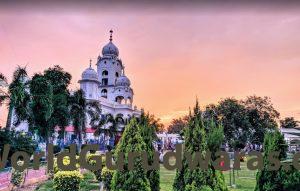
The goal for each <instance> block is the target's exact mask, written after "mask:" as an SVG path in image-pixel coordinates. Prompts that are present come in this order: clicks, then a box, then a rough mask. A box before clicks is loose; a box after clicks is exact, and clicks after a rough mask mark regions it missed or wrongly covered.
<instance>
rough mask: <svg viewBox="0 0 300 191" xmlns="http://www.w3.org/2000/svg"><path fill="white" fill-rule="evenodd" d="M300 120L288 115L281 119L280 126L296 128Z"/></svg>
mask: <svg viewBox="0 0 300 191" xmlns="http://www.w3.org/2000/svg"><path fill="white" fill-rule="evenodd" d="M299 123H300V122H299V121H297V120H295V118H294V117H286V118H284V119H282V120H280V127H281V128H296V127H298V124H299Z"/></svg>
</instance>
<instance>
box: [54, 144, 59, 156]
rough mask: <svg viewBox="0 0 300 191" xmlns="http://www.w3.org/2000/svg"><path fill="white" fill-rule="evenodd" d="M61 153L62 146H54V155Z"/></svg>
mask: <svg viewBox="0 0 300 191" xmlns="http://www.w3.org/2000/svg"><path fill="white" fill-rule="evenodd" d="M60 151H61V148H60V146H58V145H53V153H54V154H57V153H59V152H60Z"/></svg>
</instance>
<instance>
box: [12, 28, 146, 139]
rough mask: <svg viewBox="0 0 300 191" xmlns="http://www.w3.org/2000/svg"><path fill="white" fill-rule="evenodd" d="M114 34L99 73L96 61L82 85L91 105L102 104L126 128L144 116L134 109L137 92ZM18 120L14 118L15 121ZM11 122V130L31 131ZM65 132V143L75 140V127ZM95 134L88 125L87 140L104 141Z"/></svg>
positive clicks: (99, 60) (99, 62) (100, 58)
mask: <svg viewBox="0 0 300 191" xmlns="http://www.w3.org/2000/svg"><path fill="white" fill-rule="evenodd" d="M112 33H113V31H112V30H111V31H110V38H109V42H108V43H107V44H106V45H105V46H104V47H103V48H102V52H101V54H100V55H99V56H98V57H97V63H96V67H97V69H96V70H94V69H93V67H92V61H91V60H90V64H89V67H88V68H87V69H86V70H84V71H83V73H82V75H81V79H80V80H79V84H80V89H82V90H83V92H84V95H85V98H86V100H87V101H93V102H98V103H99V105H100V107H101V115H105V114H111V115H112V116H114V117H118V119H121V120H122V121H123V124H124V123H125V121H126V120H127V119H129V118H131V117H133V116H134V117H138V116H140V115H141V110H138V109H137V107H136V106H133V96H134V92H133V89H132V88H131V82H130V80H129V79H128V77H127V76H126V75H125V66H124V63H123V62H122V60H121V59H120V57H119V49H118V48H117V46H116V45H115V44H114V43H113V39H112ZM15 117H16V116H15V115H13V118H15ZM87 117H88V116H87ZM88 118H89V117H88ZM11 121H12V122H11V126H10V127H11V128H10V129H12V130H16V131H28V124H27V122H22V123H21V124H19V125H18V126H17V127H15V126H14V124H13V121H14V119H13V120H11ZM119 124H120V125H121V127H120V130H121V129H122V122H121V123H119ZM123 127H124V126H123ZM104 128H106V127H104ZM65 131H66V136H65V139H73V138H74V128H73V126H72V125H70V126H67V127H66V128H65ZM94 131H95V130H94V129H92V128H91V127H90V126H89V122H87V124H86V138H87V139H101V136H105V135H100V138H99V137H97V138H96V137H94V135H93V133H94ZM72 137H73V138H72ZM102 138H103V137H102ZM104 139H105V138H104ZM109 139H110V138H109Z"/></svg>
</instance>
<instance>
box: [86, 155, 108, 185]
mask: <svg viewBox="0 0 300 191" xmlns="http://www.w3.org/2000/svg"><path fill="white" fill-rule="evenodd" d="M93 156H100V155H96V154H89V155H88V156H87V160H88V162H89V164H91V165H95V164H96V161H94V160H92V159H91V157H93ZM104 164H105V157H103V156H102V168H103V167H104ZM91 172H92V173H93V174H94V175H95V177H96V179H97V180H98V181H99V182H101V181H102V176H101V172H102V169H100V170H92V171H91Z"/></svg>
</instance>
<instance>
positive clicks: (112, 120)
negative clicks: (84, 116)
mask: <svg viewBox="0 0 300 191" xmlns="http://www.w3.org/2000/svg"><path fill="white" fill-rule="evenodd" d="M127 122H128V121H127V120H123V118H122V116H120V115H117V116H115V117H114V116H113V115H112V114H102V115H99V116H97V117H95V118H92V120H91V123H90V125H91V127H92V128H93V129H95V133H94V135H95V136H100V135H101V134H104V135H107V136H109V137H114V138H116V135H117V133H118V132H119V131H120V128H123V126H125V125H126V124H127ZM107 149H109V148H107Z"/></svg>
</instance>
